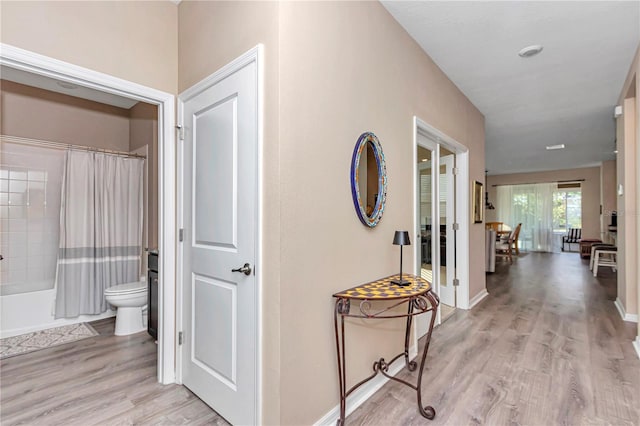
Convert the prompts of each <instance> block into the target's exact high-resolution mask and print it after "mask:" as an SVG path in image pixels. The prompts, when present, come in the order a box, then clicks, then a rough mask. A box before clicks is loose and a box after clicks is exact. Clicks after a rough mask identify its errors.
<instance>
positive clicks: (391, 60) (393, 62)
mask: <svg viewBox="0 0 640 426" xmlns="http://www.w3.org/2000/svg"><path fill="white" fill-rule="evenodd" d="M280 24H281V26H280V29H281V32H280V84H281V91H280V144H281V152H280V158H281V162H280V165H281V170H282V176H281V177H282V179H281V182H282V183H281V191H282V192H281V203H282V207H281V223H282V227H281V235H282V238H281V251H282V256H281V284H280V285H281V309H282V313H281V315H282V323H281V324H282V329H281V347H282V348H283V350H282V361H281V365H282V366H283V368H282V382H281V391H282V395H281V424H285V425H301V424H311V423H313V422H314V421H316V420H318V419H319V418H320V417H321V416H322V415H324V414H325V413H326V412H327V411H329V410H330V409H331V408H333V407H334V406H335V405H336V404H337V403H338V380H337V373H336V359H335V358H336V355H335V349H334V348H335V340H334V335H333V327H332V313H333V299H332V297H331V295H332V294H333V293H335V292H337V291H339V290H342V289H345V288H348V287H352V286H354V285H357V284H360V283H363V282H367V281H369V280H372V279H376V278H378V277H383V276H386V275H389V274H391V273H394V272H396V271H397V270H398V261H399V253H398V247H397V246H393V245H392V244H391V242H392V240H393V234H394V231H395V230H398V229H409V230H410V229H412V226H413V216H414V212H413V200H414V194H413V168H414V163H413V155H414V147H413V133H412V132H413V124H412V118H413V116H414V115H417V116H418V117H420V118H421V119H423V120H425V121H426V122H428V123H430V124H431V125H433V126H435V127H436V128H438V129H440V130H441V131H443V132H444V133H446V134H448V135H450V136H451V137H453V138H455V139H456V140H458V141H459V142H461V143H463V144H465V145H467V146H468V147H469V148H470V158H471V159H472V160H471V161H472V163H471V172H470V179H471V180H474V179H475V180H481V179H482V176H483V170H484V118H483V116H482V115H481V114H480V112H479V111H478V110H477V109H476V108H475V107H474V106H473V105H472V104H471V103H470V102H469V101H468V99H466V98H465V96H464V95H463V94H462V93H461V92H460V91H459V90H458V89H457V88H456V87H455V86H454V85H453V83H452V82H451V81H450V80H449V79H448V78H447V77H446V76H445V75H444V74H443V73H442V72H441V71H440V70H439V69H438V67H437V66H436V65H435V64H434V62H433V61H432V60H431V59H430V58H429V57H428V56H427V55H425V54H424V52H423V51H422V50H421V49H420V47H419V46H418V45H417V44H416V43H415V42H414V41H413V40H412V39H411V38H410V37H409V35H408V34H407V33H406V32H405V31H404V30H403V29H402V28H401V27H400V25H399V24H398V23H397V22H396V21H395V20H394V19H393V18H392V17H391V16H390V15H389V14H388V13H387V11H386V10H385V9H384V8H383V7H382V6H381V5H380V4H379V3H374V2H286V3H282V4H281V14H280ZM365 131H372V132H374V133H375V134H376V135H377V136H378V138H379V139H380V142H381V144H382V149H383V150H384V154H385V159H386V165H387V172H388V188H387V205H386V208H385V212H384V216H383V218H382V220H381V221H380V223H379V225H378V226H377V227H376V228H374V229H369V228H367V227H365V226H363V225H362V224H361V223H360V221H359V220H358V218H357V216H356V213H355V211H354V208H353V204H352V201H351V192H350V186H349V170H350V162H351V154H352V151H353V148H354V146H355V143H356V141H357V139H358V137H359V136H360V134H361V133H362V132H365ZM310 152H313V153H314V154H313V155H314V161H313V162H309V161H304V159H305V158H309V153H310ZM301 236H302V237H301ZM483 238H484V228H483V227H482V225H471V241H472V251H473V247H483V244H484V243H483V241H484V240H483ZM413 243H414V244H415V241H414V242H413ZM481 252H482V251H481ZM405 253H406V250H405ZM483 262H484V258H483V257H482V256H476V259H474V262H473V263H472V264H471V265H470V268H471V271H470V273H471V284H472V288H471V296H475V295H476V294H477V293H478V292H479V291H480V290H481V289H484V285H485V278H484V277H485V275H484V268H483ZM404 267H405V268H406V269H405V270H412V269H413V268H414V265H413V259H412V256H406V257H405V265H404ZM353 309H357V307H354V308H353ZM401 329H402V324H401V323H398V322H388V321H378V322H375V321H374V322H373V324H372V323H371V322H368V323H365V322H362V321H354V322H350V323H349V324H348V326H347V333H348V335H347V341H348V345H347V364H348V369H349V370H348V371H349V374H348V384H353V383H355V381H356V379H357V378H363V377H366V375H368V374H370V371H371V364H372V362H373V361H374V360H376V359H378V357H380V356H384V357H385V358H386V359H389V358H390V357H391V356H392V355H395V354H396V353H397V352H399V350H400V348H401V346H402V331H401ZM433 344H434V345H437V344H438V342H437V340H435V341H434V342H433ZM284 348H286V350H285V349H284ZM284 366H286V368H284ZM425 377H426V380H428V373H427V374H426V376H425ZM308 387H311V388H312V391H311V395H313V396H312V397H310V394H309V392H308V389H307V391H306V392H305V391H303V389H305V388H308Z"/></svg>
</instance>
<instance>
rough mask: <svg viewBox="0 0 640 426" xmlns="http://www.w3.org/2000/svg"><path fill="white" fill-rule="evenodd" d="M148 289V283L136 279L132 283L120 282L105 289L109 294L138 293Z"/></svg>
mask: <svg viewBox="0 0 640 426" xmlns="http://www.w3.org/2000/svg"><path fill="white" fill-rule="evenodd" d="M145 291H147V285H146V283H145V282H144V281H135V282H132V283H125V284H118V285H114V286H112V287H109V288H108V289H106V290H105V291H104V294H105V296H107V295H125V294H131V295H133V294H138V293H143V292H145Z"/></svg>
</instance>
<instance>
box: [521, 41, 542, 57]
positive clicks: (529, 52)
mask: <svg viewBox="0 0 640 426" xmlns="http://www.w3.org/2000/svg"><path fill="white" fill-rule="evenodd" d="M542 49H543V47H542V46H541V45H539V44H534V45H532V46H527V47H525V48H524V49H522V50H520V51H519V52H518V55H520V57H521V58H530V57H532V56H536V55H537V54H538V53H540V52H542Z"/></svg>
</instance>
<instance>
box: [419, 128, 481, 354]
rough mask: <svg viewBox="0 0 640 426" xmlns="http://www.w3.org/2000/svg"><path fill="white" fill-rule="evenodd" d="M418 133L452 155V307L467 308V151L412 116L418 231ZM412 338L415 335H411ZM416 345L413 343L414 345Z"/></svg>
mask: <svg viewBox="0 0 640 426" xmlns="http://www.w3.org/2000/svg"><path fill="white" fill-rule="evenodd" d="M418 134H423V135H425V136H427V137H430V138H432V139H433V140H435V141H436V142H437V143H439V144H441V145H443V146H444V147H446V148H447V149H448V150H449V151H451V152H453V153H455V155H456V167H457V168H458V174H457V177H456V179H455V181H456V183H455V191H456V198H455V203H456V208H455V220H456V223H458V225H459V228H458V231H457V232H456V255H455V259H456V261H455V264H456V275H457V278H458V280H460V285H459V286H458V288H457V290H456V305H457V306H456V308H461V309H469V149H468V148H467V147H466V146H464V145H463V144H461V143H460V142H458V141H456V140H455V139H453V138H452V137H450V136H448V135H446V134H445V133H443V132H441V131H440V130H438V129H437V128H435V127H433V126H432V125H430V124H428V123H427V122H425V121H423V120H421V119H420V118H418V117H417V116H414V117H413V185H414V188H413V229H414V230H416V229H419V226H420V218H419V216H418V207H419V202H420V200H419V199H418V196H419V193H418V189H419V188H418V179H419V174H420V170H419V165H418V154H417V153H418ZM413 256H414V262H415V263H414V265H418V264H419V262H420V257H419V256H420V253H419V250H418V245H417V244H416V245H414V249H413ZM437 315H438V317H437V320H438V323H439V322H440V309H438V312H437ZM414 335H415V334H414ZM416 344H417V343H416Z"/></svg>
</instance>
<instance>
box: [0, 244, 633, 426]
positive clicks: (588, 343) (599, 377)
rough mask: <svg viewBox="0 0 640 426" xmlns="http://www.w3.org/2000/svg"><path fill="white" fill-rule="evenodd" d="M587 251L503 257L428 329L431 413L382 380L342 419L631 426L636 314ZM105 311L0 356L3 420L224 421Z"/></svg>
mask: <svg viewBox="0 0 640 426" xmlns="http://www.w3.org/2000/svg"><path fill="white" fill-rule="evenodd" d="M585 262H586V261H581V260H580V259H579V256H578V255H577V254H576V253H565V254H536V253H532V254H529V255H528V256H526V257H523V258H519V259H515V260H514V264H513V265H512V266H509V264H508V263H506V262H500V263H499V264H498V265H497V266H496V272H495V273H494V274H492V275H489V276H488V278H487V281H488V283H487V289H488V291H489V293H490V295H489V296H488V297H487V298H486V299H485V300H484V301H483V302H482V303H481V304H480V305H478V306H477V307H476V308H475V309H473V310H472V311H463V310H460V309H458V310H456V311H455V313H454V314H453V315H452V316H451V318H450V319H449V320H448V321H447V322H445V323H444V324H443V325H442V326H440V327H438V328H437V329H436V330H435V331H434V334H433V340H432V343H431V348H430V352H429V359H428V365H427V367H426V370H425V375H424V382H425V383H424V395H423V401H424V403H425V404H429V405H433V406H434V407H435V409H436V411H437V415H436V418H435V419H434V420H433V421H429V420H426V419H424V418H422V417H421V416H420V414H418V411H417V409H416V405H415V393H412V392H411V391H410V390H409V388H406V387H404V386H402V385H399V384H396V383H390V384H387V385H385V386H384V387H383V388H382V389H381V390H380V391H379V392H378V393H377V394H376V395H374V396H373V397H372V398H371V399H370V400H369V401H367V402H366V403H365V404H364V405H363V406H362V407H360V408H359V409H357V410H356V411H355V412H354V413H353V414H352V415H351V416H349V417H348V418H347V425H434V426H435V425H469V424H472V425H479V424H486V425H506V424H510V425H511V424H513V425H517V424H522V425H541V426H543V425H544V426H546V425H594V424H611V425H638V424H639V423H640V419H639V413H638V410H639V409H640V361H639V360H638V359H637V356H636V354H635V352H634V350H633V348H632V346H631V342H632V340H633V339H634V337H635V324H632V323H625V322H623V321H622V320H621V319H620V316H619V314H618V313H617V311H616V309H615V307H614V305H613V300H615V297H616V291H615V275H614V274H613V273H612V272H610V271H609V268H603V269H604V271H603V273H602V277H600V278H598V279H595V278H593V276H592V275H591V274H590V273H589V268H588V265H587V264H586V263H585ZM112 321H113V320H107V321H100V322H97V323H93V324H92V325H94V327H95V328H96V330H97V331H98V332H100V336H96V337H92V338H89V339H85V340H82V341H79V342H75V343H70V344H67V345H62V346H58V347H55V348H51V349H47V350H42V351H38V352H33V353H30V354H26V355H20V356H17V357H14V358H9V359H6V360H3V361H0V380H1V383H0V423H1V424H2V425H3V426H5V425H14V424H28V425H92V424H96V425H115V424H119V425H120V424H154V425H155V424H164V425H174V424H193V425H201V424H202V425H204V424H214V425H216V424H226V423H225V422H224V420H222V419H221V418H220V417H218V416H217V415H216V413H215V412H214V411H212V410H211V409H210V408H208V407H207V406H206V405H205V404H204V403H203V402H202V401H200V400H199V399H198V398H197V397H195V396H194V395H193V394H192V393H191V392H189V391H188V390H187V389H186V388H184V387H181V386H177V385H169V386H163V385H160V384H158V383H156V367H155V363H156V355H155V350H156V346H155V344H154V343H153V340H152V339H151V338H150V337H149V336H148V335H147V334H146V333H139V334H136V335H134V336H129V337H115V336H113V322H112ZM400 374H401V375H403V376H405V377H410V376H413V375H414V374H411V375H410V374H409V373H407V372H406V371H405V372H402V373H400ZM336 393H337V389H336Z"/></svg>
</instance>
